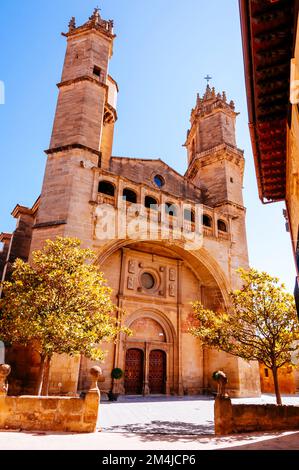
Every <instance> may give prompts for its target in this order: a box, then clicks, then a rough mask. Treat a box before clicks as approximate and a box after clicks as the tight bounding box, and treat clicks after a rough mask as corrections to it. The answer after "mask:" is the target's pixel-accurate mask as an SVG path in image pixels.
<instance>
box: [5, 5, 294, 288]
mask: <svg viewBox="0 0 299 470" xmlns="http://www.w3.org/2000/svg"><path fill="white" fill-rule="evenodd" d="M99 2H100V4H99V6H100V7H101V9H102V11H101V14H102V16H103V17H104V18H105V19H110V18H111V19H113V20H114V22H115V33H116V34H117V38H116V40H115V45H114V56H113V59H112V61H111V64H110V74H111V75H112V76H113V77H114V78H115V79H116V80H117V82H118V84H119V88H120V93H119V100H118V117H119V120H118V122H117V125H116V132H115V141H114V142H115V143H114V148H113V154H114V155H119V156H138V157H160V158H162V159H163V160H164V161H165V162H167V163H168V164H169V165H171V166H172V167H174V168H175V169H176V170H177V171H179V172H181V173H184V171H185V169H186V153H185V149H184V148H183V147H182V144H183V142H184V139H185V136H186V131H187V129H188V127H189V117H190V110H191V108H192V107H193V106H194V103H195V98H196V93H197V92H200V93H201V94H202V93H203V91H204V89H205V81H204V79H203V77H204V76H205V75H206V74H207V73H209V74H210V75H212V77H213V79H212V82H211V84H212V85H213V86H215V88H216V90H217V91H222V90H225V91H226V93H227V96H228V99H233V100H234V101H235V103H236V109H237V110H238V111H240V116H239V117H238V122H237V142H238V146H239V147H240V148H241V149H244V151H245V158H246V171H245V181H244V198H245V205H246V207H247V234H248V245H249V254H250V263H251V265H252V266H254V267H256V268H258V269H263V270H266V271H268V272H270V273H271V274H275V275H278V276H279V277H280V278H281V279H282V280H283V281H284V282H285V283H286V285H287V287H288V288H289V289H290V290H291V291H292V290H293V284H294V277H295V270H294V263H293V258H292V251H291V242H290V239H289V234H287V233H286V231H285V224H284V219H283V216H282V209H283V207H284V206H283V204H282V203H278V204H270V205H267V206H264V205H262V204H261V203H260V201H259V199H258V194H257V187H256V179H255V173H254V166H253V157H252V150H251V146H250V139H249V132H248V125H247V121H248V118H247V108H246V96H245V87H244V76H243V59H242V47H241V36H240V25H239V11H238V2H237V0H225V1H223V0H209V1H208V2H207V1H206V0H184V2H182V1H179V0H102V1H100V0H99ZM95 6H96V0H51V2H45V1H42V0H26V2H23V1H21V0H11V1H9V2H8V1H6V2H4V1H2V2H1V4H0V18H1V20H0V21H1V27H0V40H1V44H2V50H1V57H0V64H1V67H0V80H3V81H4V83H5V98H6V99H5V104H4V105H1V106H0V126H1V139H0V155H1V186H0V214H1V218H0V231H11V230H13V228H14V220H13V219H12V218H11V216H10V212H11V210H12V209H13V208H14V206H15V205H16V204H17V203H19V204H23V205H29V206H30V205H32V203H33V202H34V200H35V199H36V197H37V196H38V195H39V193H40V189H41V184H42V179H43V172H44V166H45V161H46V156H45V154H44V153H43V150H44V149H47V148H48V146H49V140H50V135H51V128H52V122H53V117H54V112H55V106H56V99H57V88H56V86H55V84H56V83H58V82H59V81H60V76H61V69H62V64H63V59H64V53H65V39H64V38H63V37H62V36H61V35H60V33H61V32H62V31H66V30H67V24H68V21H69V19H70V17H71V16H75V17H76V20H77V24H80V23H83V22H85V21H86V20H87V18H88V16H90V14H91V12H92V10H93V8H94V7H95Z"/></svg>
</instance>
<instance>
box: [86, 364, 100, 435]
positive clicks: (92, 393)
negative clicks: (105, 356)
mask: <svg viewBox="0 0 299 470" xmlns="http://www.w3.org/2000/svg"><path fill="white" fill-rule="evenodd" d="M90 376H91V384H90V389H89V390H88V392H87V394H86V396H85V399H84V400H85V407H84V416H83V422H84V424H85V426H86V427H87V429H86V432H95V431H96V428H97V421H98V412H99V404H100V399H101V393H100V390H99V388H98V380H101V379H102V377H103V374H102V369H101V368H100V367H98V366H93V367H92V368H91V369H90Z"/></svg>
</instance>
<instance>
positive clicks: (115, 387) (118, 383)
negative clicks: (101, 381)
mask: <svg viewBox="0 0 299 470" xmlns="http://www.w3.org/2000/svg"><path fill="white" fill-rule="evenodd" d="M126 253H127V249H126V248H122V250H121V262H120V263H121V264H120V279H119V289H118V305H117V306H118V308H119V309H120V310H121V309H122V308H123V294H124V283H125V274H126V273H125V269H126ZM116 315H117V319H118V320H119V321H120V320H121V311H118V312H117V313H116ZM121 340H122V334H121V333H120V334H119V335H118V338H117V342H116V343H115V347H114V361H113V367H114V368H116V367H120V354H121V351H122V349H123V348H121V344H120V342H121ZM112 392H113V393H121V394H122V393H125V389H124V378H122V379H121V380H115V379H112Z"/></svg>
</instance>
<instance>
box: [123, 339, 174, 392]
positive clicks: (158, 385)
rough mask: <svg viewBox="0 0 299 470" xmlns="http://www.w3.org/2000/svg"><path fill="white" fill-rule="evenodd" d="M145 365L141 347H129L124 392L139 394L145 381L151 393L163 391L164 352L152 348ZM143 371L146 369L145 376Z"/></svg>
mask: <svg viewBox="0 0 299 470" xmlns="http://www.w3.org/2000/svg"><path fill="white" fill-rule="evenodd" d="M148 361H149V364H148V367H145V366H146V364H145V358H144V353H143V350H142V349H137V348H131V349H128V350H127V353H126V368H125V392H126V394H131V395H141V394H142V393H143V389H144V384H145V383H146V382H147V383H148V387H149V391H150V393H151V394H162V393H165V383H166V354H165V352H164V351H161V350H160V349H153V350H152V351H151V352H150V354H149V358H148ZM145 371H148V372H147V373H148V377H146V374H145Z"/></svg>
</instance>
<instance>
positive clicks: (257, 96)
mask: <svg viewBox="0 0 299 470" xmlns="http://www.w3.org/2000/svg"><path fill="white" fill-rule="evenodd" d="M239 4H240V15H241V29H242V41H243V54H244V66H245V81H246V91H247V103H248V114H249V129H250V137H251V143H252V149H253V155H254V162H255V170H256V177H257V184H258V191H259V197H260V199H261V201H262V202H263V203H264V204H268V203H273V202H277V201H285V204H286V210H285V211H284V215H285V218H286V227H287V230H288V231H289V232H290V236H291V241H292V248H293V254H294V260H295V265H296V269H297V278H296V282H295V298H296V304H297V311H298V313H299V287H298V286H299V284H298V279H299V278H298V274H299V108H298V105H299V34H298V27H299V23H298V11H299V2H298V0H258V1H257V0H239Z"/></svg>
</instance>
